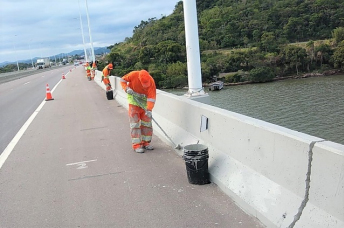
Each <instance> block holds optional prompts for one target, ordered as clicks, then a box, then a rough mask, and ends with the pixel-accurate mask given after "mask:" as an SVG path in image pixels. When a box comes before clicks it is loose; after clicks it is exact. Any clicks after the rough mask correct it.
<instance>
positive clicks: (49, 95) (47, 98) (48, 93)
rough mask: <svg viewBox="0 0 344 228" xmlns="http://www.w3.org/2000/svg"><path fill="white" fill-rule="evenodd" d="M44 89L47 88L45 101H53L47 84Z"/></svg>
mask: <svg viewBox="0 0 344 228" xmlns="http://www.w3.org/2000/svg"><path fill="white" fill-rule="evenodd" d="M46 88H47V92H46V94H47V95H46V98H45V100H46V101H50V100H54V98H53V97H52V96H51V92H50V89H49V85H48V84H47V86H46Z"/></svg>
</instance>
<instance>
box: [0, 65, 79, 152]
mask: <svg viewBox="0 0 344 228" xmlns="http://www.w3.org/2000/svg"><path fill="white" fill-rule="evenodd" d="M72 68H73V66H72V65H67V66H63V67H57V68H49V69H45V70H28V71H19V72H13V73H9V74H8V73H7V74H0V83H1V84H0V118H1V122H0V154H1V153H2V151H3V150H4V149H5V148H6V146H7V145H8V143H9V142H10V141H11V140H12V138H13V137H14V136H15V135H16V133H17V132H18V131H19V129H20V128H21V126H23V124H24V123H25V121H26V120H27V119H28V118H29V117H30V116H31V114H32V113H33V112H34V111H35V109H36V108H37V107H38V105H39V104H40V103H41V102H42V101H43V100H44V99H45V96H46V84H47V83H48V84H49V87H50V90H52V89H53V88H54V86H55V85H56V84H57V82H58V81H60V79H61V77H62V73H65V74H66V73H67V72H68V71H69V70H70V69H72Z"/></svg>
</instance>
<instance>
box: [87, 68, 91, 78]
mask: <svg viewBox="0 0 344 228" xmlns="http://www.w3.org/2000/svg"><path fill="white" fill-rule="evenodd" d="M86 77H87V78H88V79H91V67H90V66H87V67H86Z"/></svg>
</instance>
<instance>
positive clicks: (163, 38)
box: [107, 0, 344, 88]
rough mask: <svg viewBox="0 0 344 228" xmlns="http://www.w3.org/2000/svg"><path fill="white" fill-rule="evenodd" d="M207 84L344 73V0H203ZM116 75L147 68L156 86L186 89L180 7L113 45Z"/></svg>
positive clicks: (202, 42) (199, 8)
mask: <svg viewBox="0 0 344 228" xmlns="http://www.w3.org/2000/svg"><path fill="white" fill-rule="evenodd" d="M197 11H198V25H199V41H200V49H201V62H202V63H201V64H202V80H203V81H204V82H209V81H211V80H213V76H215V75H216V76H218V75H219V74H220V73H225V72H237V73H234V74H230V76H228V77H227V78H226V81H227V82H243V81H253V82H265V81H271V80H273V78H275V77H280V76H286V75H294V74H295V75H296V74H300V73H306V72H319V71H324V70H328V69H334V68H338V69H340V68H342V67H343V66H344V44H343V42H342V41H343V40H344V1H337V0H198V1H197ZM107 58H108V59H107V61H111V62H114V64H115V74H116V75H124V74H126V73H128V72H129V71H131V70H137V69H143V68H144V69H147V70H148V71H149V72H150V73H151V74H152V76H153V77H154V78H155V80H156V82H157V85H158V87H160V88H172V87H181V86H184V85H186V84H187V65H186V50H185V30H184V14H183V3H182V1H180V2H179V3H177V5H176V6H175V9H174V11H173V13H172V14H171V15H168V16H163V17H162V18H160V19H156V18H150V19H148V20H147V21H141V23H140V24H139V25H138V26H135V27H134V29H133V36H132V37H128V38H126V39H125V40H124V41H123V42H121V43H117V44H114V45H113V46H111V52H110V54H109V55H108V57H107Z"/></svg>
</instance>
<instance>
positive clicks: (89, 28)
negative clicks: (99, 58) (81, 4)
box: [85, 0, 96, 62]
mask: <svg viewBox="0 0 344 228" xmlns="http://www.w3.org/2000/svg"><path fill="white" fill-rule="evenodd" d="M85 1H86V13H87V23H88V33H89V35H90V43H91V50H92V60H93V62H95V60H96V59H95V56H94V49H93V42H92V35H91V26H90V17H89V16H88V5H87V0H85Z"/></svg>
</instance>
